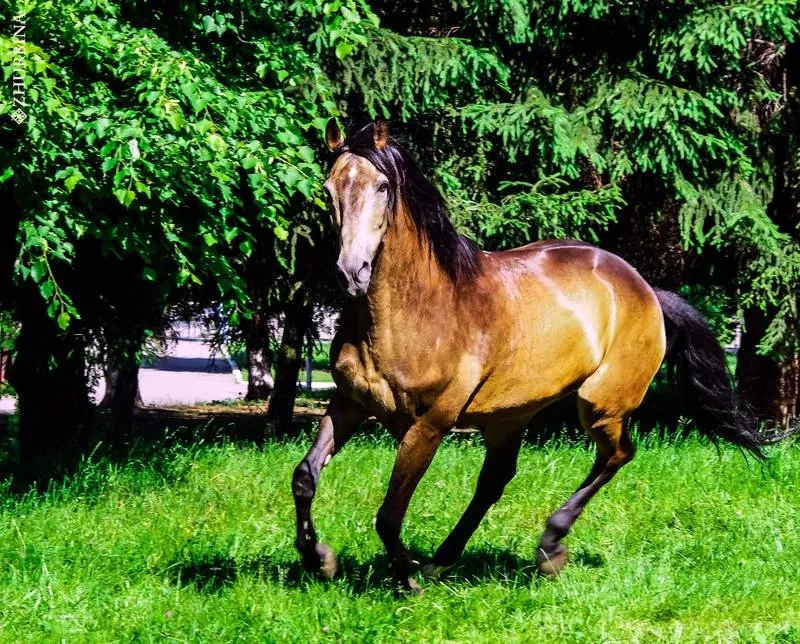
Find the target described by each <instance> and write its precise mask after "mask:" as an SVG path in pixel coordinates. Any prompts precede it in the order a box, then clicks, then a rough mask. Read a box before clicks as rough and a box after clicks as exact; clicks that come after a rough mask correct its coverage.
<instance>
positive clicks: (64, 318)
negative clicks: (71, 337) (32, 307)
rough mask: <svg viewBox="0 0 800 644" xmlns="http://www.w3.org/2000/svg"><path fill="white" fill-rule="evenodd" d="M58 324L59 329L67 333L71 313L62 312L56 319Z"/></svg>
mask: <svg viewBox="0 0 800 644" xmlns="http://www.w3.org/2000/svg"><path fill="white" fill-rule="evenodd" d="M56 324H58V328H59V329H61V330H62V331H66V330H67V327H68V326H69V313H67V312H66V311H61V313H59V314H58V317H57V318H56Z"/></svg>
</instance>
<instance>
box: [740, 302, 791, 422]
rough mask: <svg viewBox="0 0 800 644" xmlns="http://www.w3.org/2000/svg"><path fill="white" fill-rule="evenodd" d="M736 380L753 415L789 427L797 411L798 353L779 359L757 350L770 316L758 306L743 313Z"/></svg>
mask: <svg viewBox="0 0 800 644" xmlns="http://www.w3.org/2000/svg"><path fill="white" fill-rule="evenodd" d="M744 323H745V326H744V331H743V333H742V344H741V347H740V349H739V355H738V361H737V363H736V380H737V383H738V386H739V391H740V394H741V397H742V400H743V401H744V402H745V403H746V404H747V405H749V406H750V408H751V409H752V410H753V412H755V414H756V415H757V416H758V417H759V418H761V419H765V420H768V421H770V422H772V423H774V424H775V425H776V426H777V427H780V428H782V429H788V428H789V427H790V425H791V423H792V422H793V421H794V419H795V418H796V417H797V413H798V411H800V356H798V355H794V356H792V357H790V358H787V359H785V360H782V361H778V360H775V359H774V358H770V357H767V356H761V355H758V353H757V347H758V343H759V342H760V341H761V339H762V338H763V337H764V332H765V331H766V329H767V325H768V323H769V318H768V317H767V315H765V314H764V313H763V312H762V311H761V310H759V309H750V310H748V311H746V312H745V316H744Z"/></svg>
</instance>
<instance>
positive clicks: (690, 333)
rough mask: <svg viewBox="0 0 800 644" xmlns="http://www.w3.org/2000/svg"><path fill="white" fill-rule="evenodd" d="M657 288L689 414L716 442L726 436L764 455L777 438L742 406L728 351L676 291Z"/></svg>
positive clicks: (673, 369) (671, 366) (670, 363)
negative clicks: (763, 430) (771, 437)
mask: <svg viewBox="0 0 800 644" xmlns="http://www.w3.org/2000/svg"><path fill="white" fill-rule="evenodd" d="M654 290H655V293H656V297H657V298H658V302H659V304H661V310H662V311H663V313H664V322H665V325H666V331H667V357H666V361H667V373H668V374H669V377H670V380H672V381H673V382H674V383H676V384H677V385H678V387H679V388H680V389H681V393H682V398H683V401H684V404H685V405H686V411H687V415H688V416H690V417H691V418H692V420H694V422H695V423H696V425H697V428H698V429H699V430H700V432H701V433H703V434H705V435H706V436H708V437H709V438H710V439H711V440H713V441H716V440H717V439H719V438H723V439H725V440H726V441H729V442H731V443H733V444H735V445H739V446H740V447H742V448H744V449H746V450H748V451H749V452H751V453H752V454H754V455H755V456H757V457H758V458H763V457H764V454H763V452H762V450H761V448H762V446H763V445H764V444H766V443H768V442H773V441H772V440H767V439H766V438H765V437H764V436H762V435H761V434H759V431H758V421H757V420H756V418H755V417H754V416H753V415H752V414H750V413H748V412H747V411H746V410H745V409H743V408H742V407H741V405H740V403H739V399H738V395H737V392H736V389H735V388H734V385H733V382H732V381H731V376H730V373H729V371H728V366H727V363H726V361H725V352H724V351H723V349H722V347H721V346H720V344H719V342H717V338H716V337H715V336H714V333H713V332H712V331H711V329H710V328H709V326H708V324H707V323H706V321H705V319H703V316H702V315H700V313H698V312H697V311H696V310H695V309H694V308H692V307H691V306H690V305H689V303H688V302H686V301H685V300H684V299H683V298H681V297H680V296H678V295H676V294H675V293H671V292H669V291H662V290H660V289H654Z"/></svg>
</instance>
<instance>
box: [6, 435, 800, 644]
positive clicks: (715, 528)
mask: <svg viewBox="0 0 800 644" xmlns="http://www.w3.org/2000/svg"><path fill="white" fill-rule="evenodd" d="M305 449H306V442H305V441H304V442H303V443H290V444H282V445H280V444H273V445H268V446H266V447H264V448H263V449H261V448H256V447H254V446H249V445H234V444H224V445H216V446H215V445H208V444H199V445H195V446H190V447H186V446H172V447H169V448H164V449H163V450H160V451H159V450H155V453H156V454H157V456H155V457H153V456H146V455H145V454H143V453H142V454H140V455H139V456H135V457H132V458H131V459H130V460H129V461H127V462H125V463H122V464H114V463H112V462H110V461H107V460H99V461H97V462H91V463H88V464H86V465H85V466H84V467H83V468H82V469H81V470H80V471H79V472H78V473H77V474H76V475H75V476H74V477H73V478H72V479H71V480H70V481H68V482H67V483H65V484H60V485H54V486H53V487H52V488H51V489H50V491H49V492H47V493H45V494H35V493H29V494H26V495H22V496H18V495H13V494H12V493H11V492H8V491H4V492H2V493H0V562H2V570H1V571H0V641H4V642H19V641H30V642H50V641H53V642H55V641H68V642H75V641H96V642H109V641H129V640H136V641H151V640H177V641H210V642H224V641H233V640H236V639H241V640H244V641H276V642H284V641H295V640H307V641H310V642H315V641H346V642H350V641H356V642H361V641H364V642H372V641H381V642H394V641H410V642H436V641H444V640H450V641H468V642H562V641H589V642H598V641H609V642H631V641H640V642H651V641H670V642H673V641H698V640H700V641H714V642H730V641H765V642H772V641H785V642H790V641H791V642H796V641H800V602H798V601H797V599H798V597H800V496H798V494H799V493H800V458H799V457H800V449H799V448H798V447H790V446H782V447H780V448H777V449H776V450H774V452H773V454H774V455H773V457H772V458H771V460H770V461H769V462H768V463H767V464H766V465H765V466H763V467H762V466H759V465H757V464H750V465H748V464H747V463H745V461H744V460H743V459H742V458H741V456H740V455H739V454H738V453H737V452H736V451H734V450H729V449H725V450H723V452H722V454H721V456H718V455H717V453H716V451H715V450H714V449H713V448H712V447H709V446H705V445H701V444H699V443H697V442H695V441H688V442H686V443H684V444H680V445H675V446H668V445H657V444H651V445H650V446H648V447H644V448H642V449H640V451H639V453H638V455H637V458H636V459H635V460H634V461H633V463H631V464H630V465H629V466H627V467H626V468H625V469H624V470H623V471H622V472H621V474H620V475H619V476H618V478H617V479H616V480H615V481H614V482H613V483H611V484H610V485H609V486H608V488H607V490H605V491H603V492H602V493H600V494H599V495H598V497H597V498H596V499H595V500H594V501H593V502H592V503H591V504H590V505H589V507H588V509H587V511H586V513H585V515H584V516H583V517H581V519H580V520H579V522H578V524H577V525H576V528H575V530H574V532H573V533H572V534H571V535H570V536H569V537H568V543H569V546H570V548H571V555H572V556H571V563H570V565H569V566H568V568H567V569H566V571H565V573H564V574H563V575H562V576H561V577H560V578H559V579H558V580H556V581H547V580H543V579H539V578H537V577H536V576H535V575H534V574H533V568H532V557H533V553H534V549H535V547H536V542H537V538H538V536H539V533H540V530H541V528H542V525H543V523H544V520H545V518H546V516H547V515H548V513H550V512H551V511H552V510H553V509H554V508H556V507H557V506H558V505H559V504H560V503H561V502H562V501H563V500H564V499H565V498H566V496H567V495H568V493H569V492H570V490H571V489H572V488H573V486H574V485H575V484H576V482H578V481H579V480H580V479H582V477H583V476H584V475H585V474H586V472H587V471H588V469H589V467H590V464H591V460H592V457H591V454H590V453H589V452H588V451H587V450H586V449H585V448H582V447H568V446H561V447H553V448H549V449H534V448H525V450H524V451H523V454H522V456H521V459H520V468H519V474H518V475H517V478H516V479H515V480H514V481H513V482H512V483H511V484H510V486H509V488H508V490H507V493H506V495H505V496H504V498H503V500H502V501H501V502H500V503H499V504H498V505H497V506H496V507H495V508H494V509H493V510H492V511H491V512H490V514H489V516H488V517H487V519H486V520H485V521H484V523H483V524H482V526H481V528H479V530H478V532H477V533H476V535H475V537H474V538H473V540H472V541H471V542H470V545H469V546H468V550H467V553H466V556H465V560H464V562H463V565H462V566H461V567H459V568H458V569H457V570H455V572H454V573H453V574H452V575H451V576H449V577H448V578H447V579H446V580H445V581H444V582H440V583H425V584H424V585H425V587H426V593H425V595H424V596H423V597H419V598H417V597H414V598H399V599H398V598H396V597H395V596H394V594H393V592H392V589H391V588H390V587H389V585H388V584H387V582H386V574H387V571H386V564H385V561H384V558H383V555H382V549H381V545H380V543H379V540H378V538H377V537H376V536H375V533H374V530H373V527H372V522H373V516H374V512H375V510H376V509H377V507H378V505H379V504H380V501H381V498H382V495H383V491H384V488H385V484H386V481H387V477H388V475H389V471H390V469H391V464H392V456H393V448H392V446H391V445H390V444H389V443H388V442H387V441H385V440H383V439H375V438H369V437H365V438H362V439H360V440H358V441H357V442H356V443H355V444H352V445H350V446H348V447H347V448H346V449H345V450H344V451H343V452H342V453H341V455H340V456H338V457H337V458H336V459H334V460H333V462H332V463H331V465H330V466H329V467H328V469H326V471H325V472H324V474H323V477H322V480H321V483H320V486H319V490H318V497H317V500H316V502H315V516H316V518H317V527H318V530H319V532H320V534H321V536H322V537H323V538H324V539H325V540H326V541H328V542H329V543H330V544H331V545H332V546H333V547H334V549H335V550H336V551H337V552H338V553H339V556H340V562H341V563H342V566H343V575H342V576H341V577H339V578H338V579H336V580H334V581H333V582H331V583H323V582H320V581H317V580H315V579H312V578H311V577H309V576H307V575H306V574H305V573H303V572H302V571H301V570H300V568H299V566H298V564H297V557H296V555H295V552H294V547H293V543H292V542H293V539H294V530H293V521H294V516H293V514H294V513H293V505H292V499H291V495H290V490H289V483H290V478H291V472H292V469H293V467H294V465H295V463H296V462H297V461H298V460H299V459H300V458H301V456H302V454H303V453H304V451H305ZM481 458H482V448H481V447H480V445H479V441H478V440H477V439H471V440H458V441H455V440H454V441H448V442H446V443H445V445H444V446H443V448H442V449H441V451H440V452H439V454H438V456H437V458H436V460H435V461H434V463H433V465H432V467H431V469H430V471H429V472H428V474H427V476H426V477H425V478H424V479H423V481H422V483H421V484H420V487H419V490H418V492H417V495H416V496H415V498H414V501H413V503H412V506H411V509H410V512H409V515H408V520H407V523H406V528H405V532H404V535H405V539H406V541H407V543H408V544H409V545H410V547H411V548H412V549H413V550H415V551H417V552H419V553H420V554H421V555H422V556H429V555H430V554H431V553H432V552H433V550H434V549H435V548H436V546H437V545H438V543H439V542H440V541H441V539H442V538H444V536H445V535H446V533H447V531H448V530H449V529H450V528H451V527H452V526H453V524H454V523H455V522H456V520H457V519H458V516H459V514H460V512H461V511H462V510H463V509H464V507H465V505H466V503H467V501H468V499H469V497H470V495H471V492H472V488H473V485H474V481H475V477H476V474H477V471H478V468H479V466H480V461H481Z"/></svg>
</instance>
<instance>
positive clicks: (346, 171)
mask: <svg viewBox="0 0 800 644" xmlns="http://www.w3.org/2000/svg"><path fill="white" fill-rule="evenodd" d="M369 131H371V137H370V138H369V139H367V138H366V137H365V136H364V135H365V134H367V133H368V132H369ZM356 137H357V139H358V140H357V141H354V142H353V144H352V145H350V144H345V141H344V137H343V136H342V133H341V131H340V130H339V126H338V125H337V124H336V121H335V120H334V119H331V120H330V121H328V126H327V128H326V131H325V139H326V142H327V144H328V147H329V148H330V149H331V151H333V152H335V153H337V155H338V156H337V157H336V160H335V161H334V163H333V166H332V167H331V170H330V172H329V173H328V179H327V181H325V189H326V190H327V191H328V194H329V196H330V199H331V203H332V213H331V216H332V219H333V226H334V228H335V230H336V232H337V233H338V236H339V259H338V261H337V262H336V268H337V269H338V272H339V279H340V282H341V284H342V287H343V288H344V289H345V290H346V291H347V293H348V294H349V295H351V296H357V295H364V294H365V293H366V292H367V288H368V287H369V282H370V278H371V277H372V267H373V264H374V262H375V259H376V257H377V255H378V251H379V249H380V247H381V243H382V242H383V237H384V235H385V234H386V230H387V229H388V227H389V220H390V213H391V211H392V209H393V207H394V200H395V195H396V189H397V178H398V175H397V170H396V165H395V164H393V163H392V162H391V156H392V155H391V151H390V149H388V148H387V142H388V140H389V132H388V128H387V127H386V123H384V122H382V121H378V122H376V123H375V124H373V125H370V126H367V128H364V129H363V130H361V132H359V133H358V134H357V135H356ZM383 157H386V158H383Z"/></svg>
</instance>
